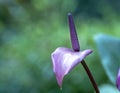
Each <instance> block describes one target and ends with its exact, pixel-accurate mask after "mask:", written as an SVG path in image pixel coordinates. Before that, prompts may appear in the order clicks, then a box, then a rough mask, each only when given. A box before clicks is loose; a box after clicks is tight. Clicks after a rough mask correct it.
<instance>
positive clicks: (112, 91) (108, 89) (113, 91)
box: [99, 84, 120, 93]
mask: <svg viewBox="0 0 120 93" xmlns="http://www.w3.org/2000/svg"><path fill="white" fill-rule="evenodd" d="M99 90H100V93H120V92H119V91H118V90H117V88H115V87H114V86H112V85H109V84H104V85H102V86H100V87H99Z"/></svg>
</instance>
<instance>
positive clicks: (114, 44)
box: [94, 34, 120, 84]
mask: <svg viewBox="0 0 120 93" xmlns="http://www.w3.org/2000/svg"><path fill="white" fill-rule="evenodd" d="M94 39H95V42H96V44H97V47H98V50H99V54H100V57H101V62H102V65H103V67H104V69H105V71H106V73H107V75H108V78H109V79H110V80H111V81H112V83H114V84H115V82H116V75H117V72H118V68H119V66H120V39H118V38H115V37H112V36H108V35H103V34H99V35H96V36H95V38H94Z"/></svg>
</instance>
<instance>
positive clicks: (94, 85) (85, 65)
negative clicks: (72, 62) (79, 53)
mask: <svg viewBox="0 0 120 93" xmlns="http://www.w3.org/2000/svg"><path fill="white" fill-rule="evenodd" d="M81 63H82V65H83V67H84V69H85V70H86V73H87V74H88V76H89V79H90V81H91V83H92V85H93V87H94V89H95V91H96V93H100V92H99V89H98V87H97V84H96V82H95V80H94V78H93V76H92V73H91V72H90V70H89V68H88V66H87V64H86V63H85V61H84V60H83V61H82V62H81Z"/></svg>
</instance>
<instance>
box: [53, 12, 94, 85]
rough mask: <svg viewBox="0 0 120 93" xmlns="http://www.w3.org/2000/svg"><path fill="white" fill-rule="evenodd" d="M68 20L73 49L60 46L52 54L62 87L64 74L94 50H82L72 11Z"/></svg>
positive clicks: (54, 68) (55, 71)
mask: <svg viewBox="0 0 120 93" xmlns="http://www.w3.org/2000/svg"><path fill="white" fill-rule="evenodd" d="M68 21H69V26H70V37H71V43H72V48H73V49H69V48H65V47H59V48H57V49H56V50H55V51H54V52H53V53H52V55H51V57H52V63H53V71H54V73H55V75H56V79H57V82H58V85H59V86H60V87H61V86H62V81H63V78H64V76H65V75H67V74H68V73H69V72H70V71H71V70H72V69H73V68H74V67H75V66H76V65H78V64H79V63H80V62H81V61H82V60H83V59H84V58H85V57H86V56H87V55H89V54H90V53H91V52H92V50H91V49H87V50H84V51H80V46H79V42H78V38H77V33H76V30H75V26H74V22H73V17H72V14H71V13H69V14H68Z"/></svg>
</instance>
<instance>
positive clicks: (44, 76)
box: [0, 0, 120, 93]
mask: <svg viewBox="0 0 120 93" xmlns="http://www.w3.org/2000/svg"><path fill="white" fill-rule="evenodd" d="M68 12H72V13H73V16H74V21H75V24H76V29H77V33H78V37H79V42H80V45H81V50H84V49H87V48H90V49H92V50H93V53H92V54H91V55H90V56H88V57H87V58H86V59H85V60H86V63H87V64H88V66H89V68H90V70H91V72H92V74H93V76H94V78H95V80H96V82H97V84H98V85H99V86H100V85H101V84H103V83H111V82H110V81H109V79H108V77H107V76H106V74H105V71H104V69H103V67H102V65H101V60H100V57H99V55H98V51H97V48H96V44H95V41H94V39H93V37H94V36H95V35H97V34H98V33H105V34H109V35H113V36H115V37H120V31H119V30H120V17H119V16H120V0H100V1H97V0H0V93H93V91H94V90H93V87H92V85H91V83H90V81H89V78H88V76H87V74H86V72H85V71H84V69H83V67H82V66H81V65H80V64H79V65H78V66H77V67H76V68H75V69H74V70H72V71H71V72H70V74H68V75H67V76H66V77H65V78H64V82H63V88H62V91H61V90H60V88H59V86H58V85H57V82H56V78H55V75H54V73H53V70H52V62H51V53H52V52H53V51H54V50H55V49H56V48H57V47H60V46H65V47H69V48H70V47H71V42H70V37H69V27H68V22H67V14H68Z"/></svg>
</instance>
